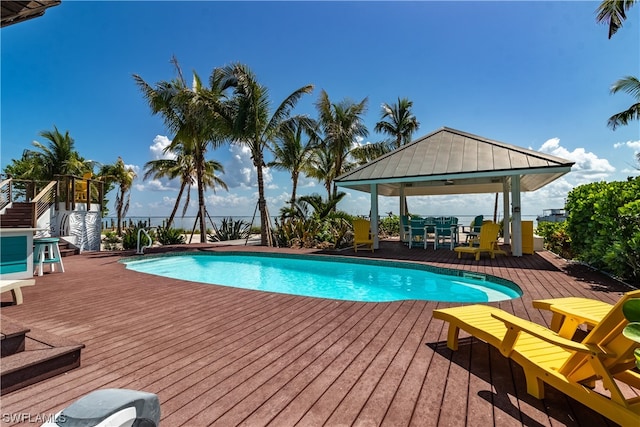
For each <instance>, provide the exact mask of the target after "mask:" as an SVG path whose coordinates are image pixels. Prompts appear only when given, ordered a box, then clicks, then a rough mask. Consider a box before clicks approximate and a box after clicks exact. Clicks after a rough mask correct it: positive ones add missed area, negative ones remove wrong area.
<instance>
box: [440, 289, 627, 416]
mask: <svg viewBox="0 0 640 427" xmlns="http://www.w3.org/2000/svg"><path fill="white" fill-rule="evenodd" d="M630 298H640V291H633V292H629V293H628V294H626V295H625V297H624V298H621V299H620V301H618V303H617V304H616V305H614V306H613V307H612V308H611V310H610V311H609V312H608V313H607V314H606V315H605V316H604V318H602V320H601V321H600V322H599V323H598V324H597V325H595V326H594V328H593V329H592V330H591V332H590V333H589V334H588V335H587V336H586V337H585V339H584V340H582V341H581V342H575V341H571V340H570V339H567V338H563V337H561V336H560V335H559V334H558V333H556V332H554V331H552V330H551V329H547V328H545V327H544V326H540V325H538V324H536V323H533V322H529V321H527V320H524V319H521V318H519V317H516V316H513V315H511V314H509V313H507V312H505V311H502V310H500V309H498V308H495V307H490V306H484V305H471V306H463V307H455V308H447V309H441V310H434V312H433V317H434V318H436V319H442V320H445V321H447V322H449V324H450V325H449V332H448V336H447V345H448V347H449V348H450V349H452V350H457V348H458V333H459V331H460V329H463V330H465V331H466V332H468V333H470V334H471V335H473V336H475V337H477V338H479V339H481V340H482V341H485V342H487V343H489V344H491V345H492V346H494V347H496V348H498V349H499V350H500V352H501V353H502V354H503V355H504V356H506V357H509V358H510V359H512V360H513V361H515V362H516V363H518V364H519V365H520V366H522V369H523V370H524V373H525V378H526V382H527V392H528V393H529V394H531V395H532V396H534V397H536V398H538V399H542V398H544V383H547V384H549V385H551V386H552V387H554V388H556V389H558V390H560V391H562V392H563V393H565V394H567V395H568V396H570V397H572V398H573V399H575V400H577V401H579V402H581V403H583V404H584V405H586V406H589V407H590V408H592V409H594V410H595V411H597V412H599V413H600V414H602V415H603V416H605V417H607V418H609V419H611V420H612V421H614V422H616V423H618V424H620V425H623V426H635V425H638V420H640V397H638V394H637V393H638V392H639V391H640V373H638V372H637V371H635V370H634V369H633V367H634V366H635V358H634V356H633V351H634V350H635V349H636V348H637V347H638V346H640V344H639V343H637V342H634V341H631V340H630V339H628V338H626V337H625V336H624V335H623V334H622V330H623V329H624V327H625V326H626V325H627V323H628V322H627V320H626V319H625V317H624V314H623V313H622V305H623V304H624V302H625V301H626V300H628V299H630ZM623 384H624V385H626V386H628V387H631V388H633V389H635V390H636V393H635V395H634V396H632V397H630V393H627V394H626V395H625V394H624V393H623V391H622V389H621V385H623Z"/></svg>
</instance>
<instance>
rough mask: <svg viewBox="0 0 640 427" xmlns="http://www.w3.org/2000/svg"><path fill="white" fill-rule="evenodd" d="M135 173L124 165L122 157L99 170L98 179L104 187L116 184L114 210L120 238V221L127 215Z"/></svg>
mask: <svg viewBox="0 0 640 427" xmlns="http://www.w3.org/2000/svg"><path fill="white" fill-rule="evenodd" d="M135 177H136V173H135V172H134V171H133V169H132V168H131V167H130V166H127V165H125V164H124V161H123V160H122V157H118V160H117V161H116V162H115V163H114V164H113V165H104V166H102V168H101V169H100V179H102V180H104V181H105V183H106V184H105V185H106V186H108V187H109V186H111V185H112V184H116V185H117V186H118V193H117V194H116V199H115V209H116V215H117V234H118V236H122V219H123V218H124V217H125V216H126V215H127V211H128V210H129V202H130V200H131V187H132V186H133V180H134V179H135Z"/></svg>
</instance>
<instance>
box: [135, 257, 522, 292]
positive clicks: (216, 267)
mask: <svg viewBox="0 0 640 427" xmlns="http://www.w3.org/2000/svg"><path fill="white" fill-rule="evenodd" d="M123 262H124V263H125V264H126V266H127V268H128V269H130V270H134V271H138V272H142V273H148V274H154V275H157V276H164V277H171V278H174V279H181V280H189V281H193V282H202V283H209V284H216V285H223V286H231V287H236V288H244V289H254V290H259V291H268V292H277V293H284V294H292V295H302V296H308V297H318V298H330V299H336V300H348V301H365V302H388V301H398V300H428V301H447V302H493V301H502V300H507V299H513V298H518V297H520V296H521V295H522V291H521V290H520V288H519V287H518V286H517V285H516V284H514V283H513V282H510V281H507V280H504V279H499V278H497V277H493V276H486V275H483V274H478V273H468V272H463V271H460V270H452V269H437V270H439V271H440V272H442V271H446V272H447V273H450V274H439V273H436V272H433V271H429V269H434V267H429V266H426V265H422V264H412V263H402V262H389V261H371V260H356V259H352V258H351V259H345V258H340V257H319V256H291V255H277V256H274V255H271V254H269V255H266V254H191V253H184V254H179V255H173V254H172V255H170V256H156V257H150V256H148V255H147V256H145V257H144V258H133V259H127V260H123ZM465 276H467V277H465Z"/></svg>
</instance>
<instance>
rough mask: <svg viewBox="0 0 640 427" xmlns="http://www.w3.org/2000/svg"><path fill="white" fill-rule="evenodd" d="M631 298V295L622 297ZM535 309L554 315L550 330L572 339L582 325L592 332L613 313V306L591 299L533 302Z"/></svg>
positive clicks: (568, 298)
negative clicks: (608, 314)
mask: <svg viewBox="0 0 640 427" xmlns="http://www.w3.org/2000/svg"><path fill="white" fill-rule="evenodd" d="M622 298H623V299H624V300H627V299H628V298H629V294H625V295H624V296H623V297H622ZM533 307H534V308H539V309H541V310H548V311H551V312H552V313H553V317H552V318H551V325H550V326H549V328H550V329H551V330H553V331H555V332H557V333H558V335H560V336H561V337H565V338H571V337H573V335H574V334H575V332H576V329H578V326H580V325H583V324H584V325H586V326H587V329H589V330H591V329H593V327H594V326H596V325H597V324H598V323H600V321H601V320H602V319H604V317H605V316H606V315H607V313H609V311H611V308H612V307H613V305H611V304H609V303H608V302H604V301H598V300H596V299H590V298H578V297H566V298H551V299H541V300H535V301H533Z"/></svg>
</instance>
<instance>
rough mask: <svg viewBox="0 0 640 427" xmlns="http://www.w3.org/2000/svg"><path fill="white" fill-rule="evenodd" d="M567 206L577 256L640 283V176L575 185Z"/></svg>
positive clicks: (569, 228) (572, 241)
mask: <svg viewBox="0 0 640 427" xmlns="http://www.w3.org/2000/svg"><path fill="white" fill-rule="evenodd" d="M566 208H567V210H568V211H569V216H568V218H567V229H566V230H567V232H568V233H569V236H571V245H572V249H573V252H574V253H575V254H576V257H577V258H578V259H580V260H582V261H585V262H587V263H589V264H590V265H592V266H594V267H596V268H600V269H603V270H605V271H608V272H610V273H612V274H615V275H617V276H618V277H620V278H622V279H624V280H628V281H631V282H635V283H640V265H639V263H640V261H639V260H640V177H635V178H629V179H628V180H627V181H616V182H610V183H606V182H597V183H592V184H586V185H581V186H579V187H576V188H574V189H573V190H572V191H571V192H570V193H569V196H568V198H567V206H566Z"/></svg>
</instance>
